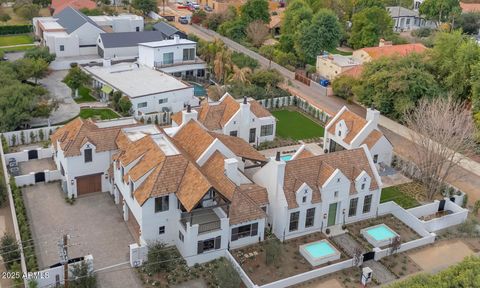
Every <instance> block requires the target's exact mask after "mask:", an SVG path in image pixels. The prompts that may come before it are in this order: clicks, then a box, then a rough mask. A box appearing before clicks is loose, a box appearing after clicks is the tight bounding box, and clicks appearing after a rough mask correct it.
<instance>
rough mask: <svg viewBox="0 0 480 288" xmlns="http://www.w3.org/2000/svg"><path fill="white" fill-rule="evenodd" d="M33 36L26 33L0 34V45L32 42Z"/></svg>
mask: <svg viewBox="0 0 480 288" xmlns="http://www.w3.org/2000/svg"><path fill="white" fill-rule="evenodd" d="M32 43H33V38H32V36H30V35H28V34H20V35H9V36H0V46H10V45H20V44H32Z"/></svg>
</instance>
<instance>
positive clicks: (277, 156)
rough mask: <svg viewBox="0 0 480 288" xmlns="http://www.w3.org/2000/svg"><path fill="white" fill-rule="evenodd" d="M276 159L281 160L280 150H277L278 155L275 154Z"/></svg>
mask: <svg viewBox="0 0 480 288" xmlns="http://www.w3.org/2000/svg"><path fill="white" fill-rule="evenodd" d="M275 161H280V151H277V155H276V156H275Z"/></svg>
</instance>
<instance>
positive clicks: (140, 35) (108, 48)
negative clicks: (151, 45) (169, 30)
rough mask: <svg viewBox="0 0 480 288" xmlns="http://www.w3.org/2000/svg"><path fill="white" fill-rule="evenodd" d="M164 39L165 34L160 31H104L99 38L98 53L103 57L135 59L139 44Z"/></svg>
mask: <svg viewBox="0 0 480 288" xmlns="http://www.w3.org/2000/svg"><path fill="white" fill-rule="evenodd" d="M163 39H164V38H163V34H162V33H160V32H158V31H141V32H118V33H102V34H100V35H98V40H97V46H98V55H99V56H100V57H102V58H103V59H116V58H120V59H121V58H126V59H135V58H137V57H138V44H140V43H144V42H152V41H161V40H163Z"/></svg>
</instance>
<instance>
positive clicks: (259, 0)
mask: <svg viewBox="0 0 480 288" xmlns="http://www.w3.org/2000/svg"><path fill="white" fill-rule="evenodd" d="M240 19H241V20H242V21H243V23H245V24H248V23H251V22H253V21H255V20H261V21H263V23H269V22H270V13H269V10H268V1H267V0H247V2H246V3H245V4H243V5H242V6H241V8H240Z"/></svg>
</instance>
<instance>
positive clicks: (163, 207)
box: [155, 195, 169, 213]
mask: <svg viewBox="0 0 480 288" xmlns="http://www.w3.org/2000/svg"><path fill="white" fill-rule="evenodd" d="M168 200H169V197H168V195H166V196H162V197H157V198H155V213H158V212H164V211H168V206H169V205H168Z"/></svg>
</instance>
